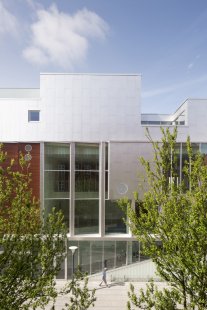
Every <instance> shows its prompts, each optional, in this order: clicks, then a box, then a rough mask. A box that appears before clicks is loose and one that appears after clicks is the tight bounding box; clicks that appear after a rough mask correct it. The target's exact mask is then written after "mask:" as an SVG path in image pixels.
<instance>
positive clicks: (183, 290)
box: [121, 129, 207, 310]
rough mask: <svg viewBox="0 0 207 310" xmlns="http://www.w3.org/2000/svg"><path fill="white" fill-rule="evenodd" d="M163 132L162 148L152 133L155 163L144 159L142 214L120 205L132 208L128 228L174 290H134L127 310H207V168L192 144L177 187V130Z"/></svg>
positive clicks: (139, 205) (138, 205) (188, 145)
mask: <svg viewBox="0 0 207 310" xmlns="http://www.w3.org/2000/svg"><path fill="white" fill-rule="evenodd" d="M161 130H162V134H163V137H162V141H161V143H158V142H154V141H152V139H151V137H150V134H149V131H148V138H149V140H150V141H151V143H152V146H153V149H154V161H153V162H151V163H150V162H148V161H146V160H145V159H144V158H141V162H142V164H143V165H144V167H145V171H146V175H147V181H148V185H149V187H148V190H147V191H146V192H145V194H144V196H143V198H142V199H140V198H139V197H140V195H139V193H135V200H136V205H137V208H138V212H137V210H134V209H133V207H132V206H131V205H130V203H129V202H128V201H126V200H125V201H122V202H121V204H122V206H123V205H126V204H127V206H128V207H127V208H126V210H127V211H126V212H127V214H128V219H129V222H128V225H129V226H130V227H131V229H132V232H133V234H134V235H135V236H136V237H137V239H138V240H139V241H140V242H141V243H142V245H143V252H144V254H145V255H149V256H150V257H151V258H152V260H153V262H154V263H155V264H156V267H157V272H158V274H159V275H160V276H161V277H162V279H163V280H165V281H166V282H167V284H168V285H169V288H166V289H165V290H164V291H163V292H159V291H158V289H157V288H156V290H155V288H154V284H153V286H149V285H148V287H147V290H146V292H143V291H142V292H141V296H140V297H136V298H137V299H136V298H135V296H136V294H135V293H134V290H133V287H132V289H131V292H130V293H129V297H130V301H129V303H128V309H132V308H131V307H132V305H134V306H137V307H138V309H165V307H166V305H168V307H167V308H166V309H200V310H201V309H207V293H206V288H207V166H206V163H205V160H204V157H203V156H202V154H200V153H197V154H193V152H192V148H191V142H190V139H188V140H187V143H186V144H187V152H188V159H187V160H186V161H185V163H184V168H183V180H182V182H179V184H178V182H176V180H177V177H178V173H177V157H178V156H177V152H176V138H177V129H175V130H174V131H173V133H171V132H170V130H169V129H166V130H163V129H161ZM152 288H153V289H152ZM155 292H156V293H155ZM178 304H179V306H178ZM163 305H164V306H163ZM169 305H170V306H169Z"/></svg>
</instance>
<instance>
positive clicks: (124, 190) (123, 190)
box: [117, 183, 128, 195]
mask: <svg viewBox="0 0 207 310" xmlns="http://www.w3.org/2000/svg"><path fill="white" fill-rule="evenodd" d="M117 192H118V193H119V194H121V195H124V194H126V193H127V192H128V185H127V184H126V183H119V184H118V185H117Z"/></svg>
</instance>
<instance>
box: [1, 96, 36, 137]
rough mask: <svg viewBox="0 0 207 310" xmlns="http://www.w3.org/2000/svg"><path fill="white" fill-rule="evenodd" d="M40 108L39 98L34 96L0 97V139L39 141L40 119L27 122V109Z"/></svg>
mask: <svg viewBox="0 0 207 310" xmlns="http://www.w3.org/2000/svg"><path fill="white" fill-rule="evenodd" d="M40 109H41V105H40V100H39V99H36V98H34V99H32V98H28V99H27V98H23V99H21V98H13V99H12V98H11V99H9V98H0V111H1V113H0V141H1V142H7V141H8V142H15V141H17V142H21V141H31V142H32V141H39V140H40V139H41V121H40V122H39V123H35V122H28V110H40Z"/></svg>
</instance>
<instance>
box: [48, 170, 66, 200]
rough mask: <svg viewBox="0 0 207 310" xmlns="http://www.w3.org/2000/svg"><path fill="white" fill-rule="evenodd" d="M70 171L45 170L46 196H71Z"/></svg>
mask: <svg viewBox="0 0 207 310" xmlns="http://www.w3.org/2000/svg"><path fill="white" fill-rule="evenodd" d="M69 190H70V175H69V172H68V171H64V170H63V171H45V198H69Z"/></svg>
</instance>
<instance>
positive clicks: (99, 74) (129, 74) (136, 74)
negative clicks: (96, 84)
mask: <svg viewBox="0 0 207 310" xmlns="http://www.w3.org/2000/svg"><path fill="white" fill-rule="evenodd" d="M40 75H92V76H142V75H141V74H140V73H64V72H63V73H62V72H59V73H58V72H40Z"/></svg>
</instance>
